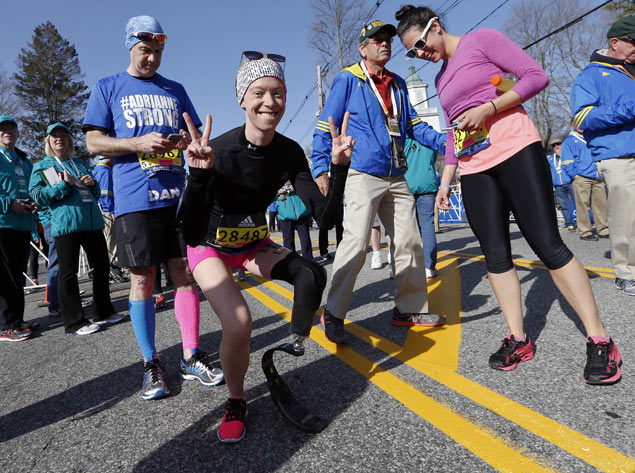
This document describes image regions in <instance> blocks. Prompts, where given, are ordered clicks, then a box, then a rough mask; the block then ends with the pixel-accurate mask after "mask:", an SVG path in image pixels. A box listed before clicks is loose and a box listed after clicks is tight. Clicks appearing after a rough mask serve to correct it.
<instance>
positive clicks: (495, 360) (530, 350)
mask: <svg viewBox="0 0 635 473" xmlns="http://www.w3.org/2000/svg"><path fill="white" fill-rule="evenodd" d="M534 353H536V350H535V348H534V346H533V345H532V343H531V340H530V339H529V337H527V340H525V341H524V342H519V341H517V340H514V337H513V335H511V334H510V335H508V336H507V337H505V338H503V344H502V345H501V347H500V348H499V349H498V351H497V352H496V353H494V354H493V355H492V356H490V357H489V366H490V368H494V369H495V370H502V371H511V370H513V369H515V368H516V366H518V363H520V362H521V361H528V360H531V359H532V358H533V357H534Z"/></svg>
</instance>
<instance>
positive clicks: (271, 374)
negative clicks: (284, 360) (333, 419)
mask: <svg viewBox="0 0 635 473" xmlns="http://www.w3.org/2000/svg"><path fill="white" fill-rule="evenodd" d="M277 351H283V352H285V353H288V354H289V355H293V356H302V355H303V354H304V351H296V350H295V349H294V346H293V344H292V343H286V344H284V345H280V346H278V347H276V348H272V349H270V350H267V351H266V352H265V354H264V355H262V370H263V371H264V372H265V377H266V378H267V386H268V387H269V392H270V393H271V400H272V401H273V403H274V404H275V405H276V406H277V407H278V409H279V410H280V412H281V413H282V415H283V416H284V417H286V418H287V420H288V421H289V422H291V423H292V424H293V425H295V426H296V427H297V428H298V429H300V430H303V431H304V432H308V433H311V434H317V433H318V432H321V431H322V430H324V428H325V427H326V426H327V425H328V422H327V421H325V420H323V419H321V418H319V417H317V416H314V415H313V414H311V413H310V412H309V411H308V409H307V408H306V407H304V406H303V405H302V404H300V403H299V402H298V400H297V399H296V398H295V396H294V395H293V393H292V392H291V390H290V389H289V387H288V386H287V385H286V383H285V382H284V381H283V380H282V378H281V377H280V374H279V373H278V370H277V369H276V367H275V365H274V364H273V354H274V353H275V352H277Z"/></svg>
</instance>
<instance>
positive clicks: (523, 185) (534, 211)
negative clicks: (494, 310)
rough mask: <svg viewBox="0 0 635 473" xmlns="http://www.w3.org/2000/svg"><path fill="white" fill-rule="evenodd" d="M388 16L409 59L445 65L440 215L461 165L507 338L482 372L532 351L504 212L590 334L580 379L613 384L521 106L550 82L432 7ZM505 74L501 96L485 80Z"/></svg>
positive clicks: (499, 40) (608, 351)
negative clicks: (508, 78)
mask: <svg viewBox="0 0 635 473" xmlns="http://www.w3.org/2000/svg"><path fill="white" fill-rule="evenodd" d="M395 17H396V18H397V20H399V27H398V29H397V34H398V35H399V37H400V38H401V42H402V43H403V45H404V46H405V48H406V56H408V57H412V58H414V57H417V58H419V59H423V60H426V61H431V62H434V63H437V62H439V61H442V62H443V65H442V67H441V70H440V71H439V73H438V74H437V77H436V80H435V85H436V87H437V92H438V94H439V100H440V101H441V106H442V107H443V110H444V113H445V118H446V121H447V123H448V125H447V126H448V127H453V128H451V129H450V130H449V131H448V141H447V147H446V155H445V168H444V170H443V176H442V178H441V185H440V186H439V192H438V194H437V197H436V201H437V205H438V207H439V208H440V209H442V210H449V209H450V203H449V196H450V186H449V184H450V182H451V180H452V177H453V176H454V174H455V172H456V167H457V165H458V166H459V170H460V173H461V188H462V191H463V202H464V204H465V210H466V212H467V217H468V221H469V223H470V227H471V228H472V230H473V231H474V234H475V235H476V237H477V238H478V240H479V243H480V245H481V248H482V250H483V253H484V255H485V260H486V263H487V271H488V277H489V280H490V283H491V285H492V288H493V289H494V293H495V294H496V297H497V299H498V302H499V304H500V306H501V309H502V311H503V315H504V317H505V322H506V323H507V326H508V327H509V331H510V334H509V335H508V336H507V337H505V338H504V339H503V344H502V346H501V347H500V349H499V350H498V351H497V352H496V353H494V354H493V355H491V357H490V359H489V365H490V366H491V367H492V368H494V369H499V370H513V369H514V368H516V366H517V365H518V363H520V362H521V361H527V360H530V359H531V358H533V356H534V351H535V349H534V346H533V344H532V342H531V340H530V339H529V337H528V336H527V334H526V333H525V329H524V324H523V312H522V301H521V291H520V281H519V279H518V275H517V274H516V271H515V269H514V265H513V262H512V256H511V243H510V237H509V212H510V211H511V212H513V214H514V217H515V219H516V222H517V223H518V226H519V228H520V230H521V231H522V233H523V235H524V237H525V239H526V240H527V242H528V243H529V245H530V246H531V247H532V249H533V250H534V251H535V252H536V254H537V255H538V257H539V258H540V260H541V261H542V262H543V263H544V264H545V266H546V267H547V268H548V269H549V272H550V274H551V277H552V278H553V280H554V282H555V284H556V286H557V287H558V289H559V290H560V292H561V293H562V294H563V296H564V297H565V298H566V299H567V301H568V302H569V304H570V305H571V307H572V308H573V309H574V310H575V311H576V312H577V314H578V316H579V317H580V319H581V320H582V323H583V324H584V328H585V330H586V333H587V335H588V338H587V364H586V367H585V369H584V379H585V381H586V382H587V383H589V384H612V383H615V382H617V381H619V380H620V378H621V373H620V365H621V358H620V354H619V351H618V349H617V346H616V345H615V344H614V343H613V340H612V339H611V338H609V336H608V334H607V332H606V330H605V328H604V326H603V325H602V322H601V320H600V317H599V315H598V309H597V304H596V303H595V298H594V296H593V292H592V290H591V285H590V284H589V279H588V276H587V274H586V271H585V270H584V267H583V266H582V264H581V263H580V261H579V260H578V259H577V258H576V257H575V256H574V255H573V253H571V251H570V250H569V249H568V248H567V246H566V245H565V244H564V243H563V241H562V239H561V238H560V234H559V232H558V224H557V220H556V213H555V205H554V201H553V192H552V188H551V177H550V171H549V167H548V164H547V161H546V160H545V156H544V152H543V149H542V145H541V143H540V136H539V134H538V131H537V130H536V127H535V126H534V124H533V123H532V121H531V119H530V118H529V117H528V116H527V114H526V113H525V110H524V109H523V107H522V105H521V104H522V102H524V101H525V100H528V99H530V98H531V97H533V96H534V95H536V94H537V93H538V92H540V91H541V90H542V89H543V88H545V87H546V86H547V85H548V83H549V79H548V78H547V75H546V74H545V72H544V71H543V70H542V69H541V68H540V66H538V64H536V62H535V61H534V60H533V59H532V58H531V57H530V56H529V55H527V54H526V53H525V52H524V51H523V50H522V49H521V48H520V47H519V46H518V45H517V44H515V43H514V42H513V41H511V40H510V39H509V38H507V37H506V36H505V35H504V34H502V33H500V32H498V31H495V30H491V29H481V30H477V31H474V32H472V33H468V34H466V35H464V36H454V35H451V34H449V33H448V32H447V31H446V30H445V29H444V27H443V26H442V24H441V23H440V22H439V18H438V16H437V15H436V14H435V13H434V12H433V11H432V10H430V9H429V8H426V7H418V8H416V7H414V6H412V5H407V6H405V7H402V8H401V10H399V11H398V12H397V13H396V14H395ZM503 73H512V74H514V75H516V76H517V77H518V81H517V82H516V84H515V85H514V86H513V87H512V88H511V89H510V90H507V91H506V92H500V91H498V90H497V88H496V87H494V86H493V85H491V82H490V79H491V78H492V76H494V75H500V74H503Z"/></svg>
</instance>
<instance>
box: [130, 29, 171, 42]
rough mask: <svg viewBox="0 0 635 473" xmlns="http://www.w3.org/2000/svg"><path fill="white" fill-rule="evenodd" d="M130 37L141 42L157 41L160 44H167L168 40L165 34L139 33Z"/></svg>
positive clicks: (131, 34)
mask: <svg viewBox="0 0 635 473" xmlns="http://www.w3.org/2000/svg"><path fill="white" fill-rule="evenodd" d="M130 36H133V37H135V38H137V39H139V40H141V41H156V42H157V43H159V44H165V42H166V41H167V40H168V37H167V35H164V34H163V33H150V32H149V31H137V32H136V33H130Z"/></svg>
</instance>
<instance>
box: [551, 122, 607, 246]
mask: <svg viewBox="0 0 635 473" xmlns="http://www.w3.org/2000/svg"><path fill="white" fill-rule="evenodd" d="M562 161H563V162H570V161H573V164H572V165H568V166H564V170H565V172H566V173H567V174H568V175H569V177H570V178H571V179H573V195H574V197H575V207H576V223H577V226H578V233H579V235H580V239H581V240H585V241H597V240H598V237H599V238H608V237H609V227H608V223H607V221H606V187H605V185H604V180H603V179H602V176H601V175H600V173H599V172H598V170H597V168H596V166H595V162H594V161H593V156H591V150H590V149H589V148H587V145H586V141H585V140H584V138H583V137H582V134H581V133H580V130H579V129H575V128H574V129H573V130H572V131H571V132H570V133H569V135H567V137H566V138H565V139H564V142H563V143H562ZM589 210H592V211H593V222H594V223H595V231H596V232H597V235H594V234H593V227H592V226H591V218H590V217H589Z"/></svg>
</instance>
